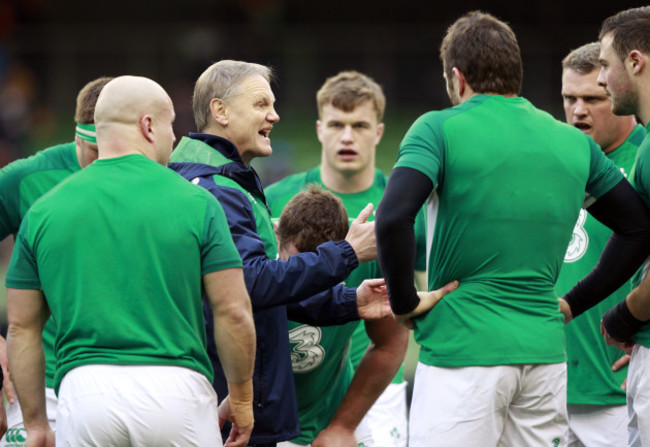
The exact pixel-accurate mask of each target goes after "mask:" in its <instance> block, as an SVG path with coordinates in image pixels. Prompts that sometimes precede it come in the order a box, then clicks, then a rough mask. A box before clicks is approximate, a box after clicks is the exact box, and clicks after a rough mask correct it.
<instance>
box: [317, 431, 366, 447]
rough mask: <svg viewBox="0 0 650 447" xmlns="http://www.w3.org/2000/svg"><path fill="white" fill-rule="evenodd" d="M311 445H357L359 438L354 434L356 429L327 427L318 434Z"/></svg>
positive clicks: (329, 446)
mask: <svg viewBox="0 0 650 447" xmlns="http://www.w3.org/2000/svg"><path fill="white" fill-rule="evenodd" d="M311 445H312V447H332V446H337V447H357V438H356V437H355V436H354V431H349V430H343V429H341V428H335V427H327V428H326V429H325V430H323V431H321V432H320V433H319V434H318V436H316V439H314V442H312V443H311Z"/></svg>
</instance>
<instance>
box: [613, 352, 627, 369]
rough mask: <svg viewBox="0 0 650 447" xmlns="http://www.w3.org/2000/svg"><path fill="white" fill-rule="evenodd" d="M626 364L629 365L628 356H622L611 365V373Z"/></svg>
mask: <svg viewBox="0 0 650 447" xmlns="http://www.w3.org/2000/svg"><path fill="white" fill-rule="evenodd" d="M628 363H630V354H629V353H626V354H623V356H622V357H621V358H620V359H618V360H616V361H615V362H614V364H613V365H612V371H618V370H619V369H621V368H622V367H624V366H625V365H627V364H628Z"/></svg>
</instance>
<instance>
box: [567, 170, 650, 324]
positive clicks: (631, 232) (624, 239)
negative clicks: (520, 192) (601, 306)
mask: <svg viewBox="0 0 650 447" xmlns="http://www.w3.org/2000/svg"><path fill="white" fill-rule="evenodd" d="M587 211H589V213H590V214H591V215H592V216H594V217H595V218H596V219H598V220H599V221H600V222H602V223H603V224H604V225H607V226H608V227H609V228H611V229H612V230H613V231H614V233H613V234H612V236H611V237H610V239H609V242H607V245H606V246H605V249H604V250H603V253H602V254H601V256H600V260H599V261H598V264H597V265H596V267H594V269H593V270H592V271H591V272H590V273H589V274H588V275H587V276H586V277H585V278H584V279H582V280H581V281H580V282H578V284H576V285H575V286H574V287H573V288H572V289H571V290H570V291H569V292H568V293H567V294H566V295H565V296H564V299H565V300H566V301H567V303H569V306H571V313H572V314H573V317H574V318H575V317H577V316H578V315H580V314H581V313H583V312H584V311H586V310H587V309H589V308H590V307H592V306H594V305H596V304H598V303H599V302H600V301H602V300H603V299H605V298H606V297H607V296H609V295H610V294H611V293H613V292H614V291H615V290H616V289H618V288H619V287H620V286H621V285H623V283H624V282H625V281H627V280H628V279H629V278H630V277H631V276H632V275H633V274H634V272H635V271H636V270H637V269H638V268H639V267H640V266H641V264H642V263H643V261H644V259H645V258H646V257H647V256H648V254H650V211H649V210H648V208H647V207H646V205H645V203H643V201H642V200H641V198H640V197H639V195H638V194H637V193H636V191H634V189H633V188H632V186H631V185H630V184H629V183H628V182H627V180H625V179H624V180H621V181H620V182H619V183H618V184H617V185H616V186H615V187H614V188H612V189H611V190H610V191H609V192H607V193H606V194H605V195H603V196H602V197H601V198H599V199H598V200H597V201H596V203H594V204H593V205H592V206H590V207H589V208H587Z"/></svg>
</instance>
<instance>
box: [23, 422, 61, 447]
mask: <svg viewBox="0 0 650 447" xmlns="http://www.w3.org/2000/svg"><path fill="white" fill-rule="evenodd" d="M54 439H55V436H54V432H53V431H52V430H51V429H50V427H49V426H46V427H39V428H30V429H28V430H27V441H26V442H25V447H54Z"/></svg>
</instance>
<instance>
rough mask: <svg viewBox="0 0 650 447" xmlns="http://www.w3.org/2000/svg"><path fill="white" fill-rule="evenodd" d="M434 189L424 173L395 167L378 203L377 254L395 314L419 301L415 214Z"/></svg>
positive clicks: (410, 308) (399, 313)
mask: <svg viewBox="0 0 650 447" xmlns="http://www.w3.org/2000/svg"><path fill="white" fill-rule="evenodd" d="M432 190H433V183H432V182H431V180H430V179H429V177H427V176H426V175H424V174H423V173H421V172H420V171H417V170H415V169H411V168H396V169H395V170H394V171H393V173H392V174H391V176H390V179H389V180H388V185H386V191H385V192H384V196H383V198H382V200H381V202H380V203H379V206H378V207H377V214H376V220H375V231H376V232H377V255H378V258H379V265H380V267H381V271H382V272H383V274H384V278H385V279H386V285H387V287H388V296H389V298H390V305H391V308H392V309H393V312H394V313H395V314H396V315H402V314H407V313H409V312H411V311H412V310H413V309H415V308H416V307H417V305H418V303H419V302H420V299H419V298H418V295H417V292H416V290H415V286H414V277H413V272H414V270H415V231H414V229H413V225H414V224H415V216H416V215H417V213H418V211H419V210H420V208H422V205H423V204H424V202H425V201H426V199H427V197H428V196H429V194H431V191H432Z"/></svg>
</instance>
